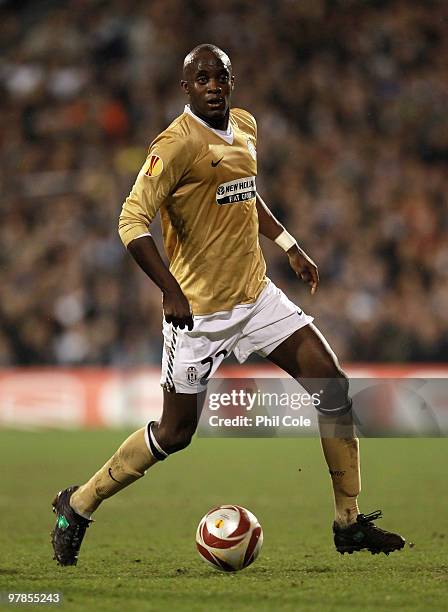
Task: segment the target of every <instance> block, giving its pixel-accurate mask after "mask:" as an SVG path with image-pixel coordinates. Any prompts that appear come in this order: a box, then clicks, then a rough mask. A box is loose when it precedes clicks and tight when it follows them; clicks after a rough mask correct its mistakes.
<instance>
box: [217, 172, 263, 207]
mask: <svg viewBox="0 0 448 612" xmlns="http://www.w3.org/2000/svg"><path fill="white" fill-rule="evenodd" d="M256 190H257V188H256V186H255V177H254V176H245V177H244V178H240V179H236V180H234V181H228V182H227V183H221V185H220V186H219V187H218V189H217V190H216V203H217V204H219V205H220V206H222V205H223V204H237V203H238V202H245V201H246V200H251V199H252V198H254V197H255V195H256Z"/></svg>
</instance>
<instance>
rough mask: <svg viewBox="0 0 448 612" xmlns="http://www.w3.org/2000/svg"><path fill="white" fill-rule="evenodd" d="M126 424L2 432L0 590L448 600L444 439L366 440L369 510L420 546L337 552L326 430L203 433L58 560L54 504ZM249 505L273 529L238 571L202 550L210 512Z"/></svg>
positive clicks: (341, 603)
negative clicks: (200, 532) (223, 436)
mask: <svg viewBox="0 0 448 612" xmlns="http://www.w3.org/2000/svg"><path fill="white" fill-rule="evenodd" d="M125 435H126V432H120V431H118V432H117V431H113V432H110V431H109V432H88V433H86V432H69V433H60V432H57V433H56V432H44V433H34V432H9V431H6V432H5V431H3V432H0V449H1V466H2V468H1V471H2V476H1V489H0V517H1V518H0V523H1V532H0V536H1V541H0V591H16V592H17V591H20V592H41V591H46V592H49V591H56V590H57V591H60V592H62V593H63V596H64V604H63V606H62V607H63V609H66V610H121V609H124V610H126V611H133V610H166V609H167V610H169V611H171V610H185V611H188V612H189V611H194V610H204V611H209V610H232V611H234V612H235V611H239V610H251V611H252V610H255V609H256V610H351V611H353V610H363V611H369V610H389V609H390V610H406V611H407V610H430V609H432V610H443V609H447V602H448V557H447V552H448V551H447V541H448V533H447V527H448V525H447V523H448V519H447V501H448V499H447V494H446V482H447V476H446V473H447V468H446V464H447V442H446V440H441V439H431V440H418V439H409V440H404V439H402V440H366V441H363V442H362V459H363V475H364V491H363V493H362V496H361V508H362V510H363V511H364V512H369V511H372V510H375V509H377V508H378V507H379V508H382V509H383V510H384V512H385V518H384V519H383V520H382V521H381V522H380V524H381V525H382V526H384V527H387V528H389V529H392V530H398V531H400V532H401V533H403V535H404V536H405V537H406V538H407V540H408V541H411V542H413V543H414V544H415V545H414V546H413V547H406V548H405V550H404V551H402V552H399V553H394V554H392V555H390V556H389V557H386V556H384V555H381V556H372V555H370V554H368V553H358V554H357V555H351V556H348V555H345V556H341V555H338V554H337V553H336V552H335V550H334V548H333V544H332V540H331V532H330V524H331V520H332V498H331V489H330V482H329V479H328V476H327V473H326V469H325V466H324V463H323V459H322V457H321V453H320V447H319V442H318V440H313V439H306V440H291V439H281V440H279V439H260V440H253V439H252V440H211V439H196V440H195V441H194V444H193V445H192V446H191V447H190V448H189V449H188V450H186V451H184V452H183V453H179V454H178V455H176V456H173V457H171V458H170V459H169V460H168V461H166V462H165V463H164V464H163V465H158V466H156V467H155V468H154V469H153V470H152V471H151V472H150V473H149V474H148V475H147V476H146V477H145V478H144V479H142V480H141V481H140V482H138V483H136V484H135V485H133V486H132V487H130V488H129V489H127V490H126V491H124V492H122V493H120V494H119V495H118V496H116V497H115V498H113V499H112V500H109V501H108V502H107V503H106V504H104V505H103V507H102V508H101V509H100V510H99V511H98V513H97V517H96V518H97V522H96V523H95V524H94V525H93V526H92V527H91V528H90V529H89V531H88V532H87V536H86V540H85V542H84V545H83V548H82V551H81V557H80V562H79V565H78V567H76V568H60V567H57V566H56V564H55V562H54V561H52V559H51V558H52V553H51V549H50V542H49V540H50V537H49V532H50V529H51V527H52V523H53V515H52V514H51V512H50V501H51V499H52V496H53V494H54V493H55V492H56V491H57V490H58V488H61V487H64V486H67V485H69V484H73V483H79V482H80V481H82V480H83V479H85V477H86V476H88V475H90V473H91V472H92V471H93V470H94V469H96V468H97V467H98V466H99V465H100V464H101V463H102V462H103V460H104V459H105V458H107V457H108V456H109V455H110V454H111V453H112V452H113V450H114V449H115V447H116V446H117V445H118V444H119V443H120V442H121V440H122V439H123V438H124V437H125ZM220 503H237V504H240V505H243V506H246V507H248V508H249V509H250V510H252V511H253V512H254V513H255V514H256V515H257V516H258V518H259V520H260V522H261V523H262V525H263V528H264V536H265V543H264V548H263V550H262V553H261V556H260V558H259V559H258V560H257V561H256V563H255V564H254V565H253V566H251V567H250V568H248V569H246V570H244V571H243V572H240V573H238V574H231V575H228V574H221V573H219V572H217V571H215V570H214V569H213V568H209V567H208V566H207V565H206V564H205V563H204V562H203V561H202V560H201V559H200V558H199V556H198V555H197V553H196V551H195V547H194V534H195V529H196V525H197V523H198V521H199V519H200V518H201V516H202V515H203V514H204V513H205V512H206V511H207V510H208V509H209V508H210V507H212V506H214V505H216V504H220Z"/></svg>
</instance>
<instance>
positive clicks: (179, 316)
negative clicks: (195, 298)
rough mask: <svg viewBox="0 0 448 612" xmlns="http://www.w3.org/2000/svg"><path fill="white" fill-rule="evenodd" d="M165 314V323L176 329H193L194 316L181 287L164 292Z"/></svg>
mask: <svg viewBox="0 0 448 612" xmlns="http://www.w3.org/2000/svg"><path fill="white" fill-rule="evenodd" d="M163 313H164V315H165V321H166V322H167V323H172V324H173V326H174V327H179V328H180V329H184V328H185V327H188V329H189V330H190V331H191V330H192V329H193V315H192V313H191V308H190V304H189V303H188V300H187V298H186V297H185V295H184V294H183V293H182V289H181V288H180V287H176V288H174V289H171V290H169V291H164V292H163Z"/></svg>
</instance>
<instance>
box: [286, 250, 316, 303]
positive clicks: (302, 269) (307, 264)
mask: <svg viewBox="0 0 448 612" xmlns="http://www.w3.org/2000/svg"><path fill="white" fill-rule="evenodd" d="M286 254H287V255H288V258H289V265H290V266H291V268H292V269H293V270H294V272H295V273H296V276H297V277H298V278H300V279H302V280H303V282H304V283H306V284H307V285H310V287H311V295H314V294H315V293H316V291H317V287H318V285H319V272H318V271H317V266H316V264H315V263H314V261H313V260H312V259H311V257H308V255H307V254H306V253H305V252H304V251H302V249H301V248H300V247H299V246H297V245H294V246H293V247H291V248H290V249H289V251H286Z"/></svg>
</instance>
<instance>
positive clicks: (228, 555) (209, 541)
mask: <svg viewBox="0 0 448 612" xmlns="http://www.w3.org/2000/svg"><path fill="white" fill-rule="evenodd" d="M262 545H263V530H262V528H261V525H260V523H259V522H258V519H257V517H256V516H254V515H253V514H252V512H250V511H249V510H246V508H242V507H241V506H232V505H228V506H219V507H217V508H213V509H212V510H210V511H209V512H207V514H206V515H205V516H204V517H203V518H202V519H201V521H200V523H199V525H198V529H197V531H196V546H197V549H198V552H199V554H200V555H201V557H202V558H203V559H204V561H207V563H209V564H210V565H212V566H213V567H214V568H215V569H218V570H221V571H223V572H237V571H239V570H242V569H244V568H245V567H247V566H248V565H250V564H251V563H253V562H254V561H255V559H256V558H257V557H258V555H259V554H260V550H261V547H262Z"/></svg>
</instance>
